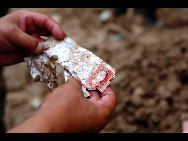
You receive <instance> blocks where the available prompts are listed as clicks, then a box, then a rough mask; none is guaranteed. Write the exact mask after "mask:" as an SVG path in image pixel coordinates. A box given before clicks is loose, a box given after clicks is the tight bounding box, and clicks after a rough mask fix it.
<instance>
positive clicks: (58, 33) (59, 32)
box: [52, 25, 66, 40]
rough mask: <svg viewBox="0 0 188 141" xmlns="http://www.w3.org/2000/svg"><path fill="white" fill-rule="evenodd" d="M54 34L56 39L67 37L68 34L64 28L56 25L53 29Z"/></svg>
mask: <svg viewBox="0 0 188 141" xmlns="http://www.w3.org/2000/svg"><path fill="white" fill-rule="evenodd" d="M52 34H53V36H54V37H55V38H56V39H59V40H62V39H64V38H65V36H66V34H65V32H64V31H63V30H62V28H61V26H59V25H55V26H54V27H53V29H52Z"/></svg>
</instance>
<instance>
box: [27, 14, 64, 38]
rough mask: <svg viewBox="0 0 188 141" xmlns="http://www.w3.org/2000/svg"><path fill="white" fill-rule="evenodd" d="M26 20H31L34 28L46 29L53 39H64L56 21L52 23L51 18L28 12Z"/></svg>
mask: <svg viewBox="0 0 188 141" xmlns="http://www.w3.org/2000/svg"><path fill="white" fill-rule="evenodd" d="M27 18H28V19H32V20H33V23H34V25H35V26H36V28H42V29H46V30H47V31H49V32H50V33H52V35H53V36H54V37H55V38H57V39H63V38H64V37H65V33H64V31H63V30H62V28H61V26H60V25H59V24H58V23H57V22H56V21H54V20H53V19H52V18H50V17H48V16H46V15H43V14H39V13H35V12H30V11H29V13H28V17H27ZM26 24H27V23H26Z"/></svg>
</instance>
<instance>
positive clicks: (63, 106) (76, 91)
mask: <svg viewBox="0 0 188 141" xmlns="http://www.w3.org/2000/svg"><path fill="white" fill-rule="evenodd" d="M90 94H91V98H89V99H87V98H85V97H84V95H83V92H82V88H81V83H80V82H79V81H78V80H76V79H75V78H70V79H69V80H68V81H67V82H66V83H64V84H63V85H62V86H60V87H58V88H56V89H54V90H53V91H52V92H51V93H50V94H49V95H48V96H47V97H46V98H45V99H44V101H43V102H42V103H41V105H40V106H39V108H38V109H37V110H36V111H35V112H34V113H33V114H32V115H31V116H30V117H29V118H28V119H27V120H26V121H25V122H24V123H22V124H21V125H20V126H18V127H15V128H14V129H12V130H10V131H8V132H54V133H55V132H99V131H100V130H102V129H103V128H104V127H105V126H106V124H107V122H108V119H109V117H110V115H111V114H112V112H113V111H114V109H115V107H116V103H117V99H116V96H115V93H114V92H113V90H112V88H111V86H108V87H107V89H106V90H105V91H104V92H103V93H100V94H99V92H97V91H90Z"/></svg>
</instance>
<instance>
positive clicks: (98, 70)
mask: <svg viewBox="0 0 188 141" xmlns="http://www.w3.org/2000/svg"><path fill="white" fill-rule="evenodd" d="M43 44H44V48H45V50H44V51H43V53H42V54H40V55H34V54H31V55H30V56H29V57H25V58H24V60H25V62H26V64H27V66H28V68H29V70H30V74H31V76H32V77H33V79H34V81H35V82H43V83H46V84H47V86H48V88H49V89H50V90H52V89H54V88H56V87H58V84H57V82H56V81H53V80H50V79H51V78H55V79H56V78H57V72H56V65H61V66H63V67H64V77H65V81H67V80H68V79H69V78H71V77H74V78H76V79H78V80H79V81H80V82H81V83H82V91H83V93H84V96H85V97H90V94H89V92H88V90H96V89H98V90H99V91H100V92H103V91H104V90H105V89H106V87H107V86H108V85H109V84H110V81H111V80H113V79H114V78H115V69H114V68H112V67H111V66H110V65H109V64H107V63H106V62H104V61H103V60H102V59H100V58H99V57H97V56H96V55H95V54H93V53H92V52H90V51H89V50H87V49H85V48H82V47H80V46H79V45H77V43H76V42H75V41H74V40H72V39H71V38H69V37H65V38H64V39H63V40H57V39H55V38H54V37H53V36H50V37H49V38H48V39H47V40H46V41H45V42H43Z"/></svg>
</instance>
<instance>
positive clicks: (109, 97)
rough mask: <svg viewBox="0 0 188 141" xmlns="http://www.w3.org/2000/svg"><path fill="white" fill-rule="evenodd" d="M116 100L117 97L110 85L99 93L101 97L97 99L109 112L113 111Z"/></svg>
mask: <svg viewBox="0 0 188 141" xmlns="http://www.w3.org/2000/svg"><path fill="white" fill-rule="evenodd" d="M117 101H118V100H117V97H116V95H115V93H114V91H113V89H112V87H111V86H110V85H109V86H108V87H107V88H106V90H105V91H104V92H103V93H101V99H100V100H99V102H100V104H101V105H103V106H104V107H106V108H107V109H109V110H110V111H111V113H112V112H113V111H114V109H115V107H116V104H117Z"/></svg>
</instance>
